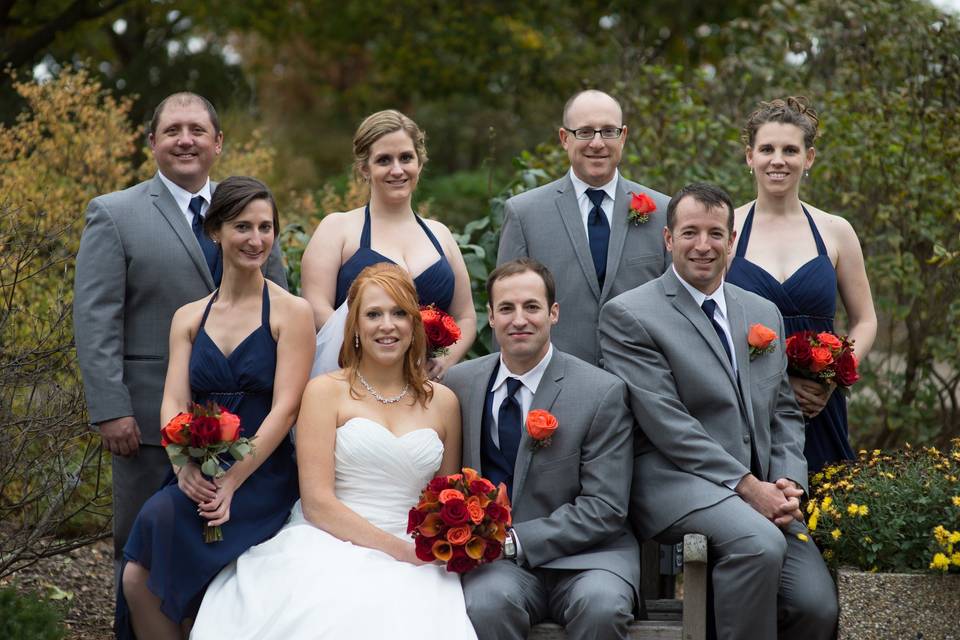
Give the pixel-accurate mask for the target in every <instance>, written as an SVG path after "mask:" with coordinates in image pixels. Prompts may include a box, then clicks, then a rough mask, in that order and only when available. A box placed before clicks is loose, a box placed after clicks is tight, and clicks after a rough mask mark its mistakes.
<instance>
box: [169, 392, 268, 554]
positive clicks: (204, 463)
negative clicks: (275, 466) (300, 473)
mask: <svg viewBox="0 0 960 640" xmlns="http://www.w3.org/2000/svg"><path fill="white" fill-rule="evenodd" d="M241 431H242V429H241V427H240V418H239V417H238V416H237V415H236V414H233V413H230V412H229V411H227V410H226V409H224V408H223V407H221V406H220V405H218V404H216V403H214V402H210V403H207V404H206V405H199V404H196V403H193V402H191V403H190V406H189V407H188V409H187V411H186V412H183V413H178V414H177V415H175V416H174V417H173V418H172V419H171V420H170V422H168V423H167V424H166V425H164V426H163V428H162V429H160V444H162V445H163V446H164V448H166V451H167V456H169V458H170V462H172V463H173V464H174V465H176V466H178V467H182V466H183V465H185V464H187V463H188V462H190V461H193V462H195V463H196V464H197V465H198V466H199V467H200V471H202V472H203V474H204V475H206V476H209V477H211V478H220V477H222V476H223V474H224V470H223V464H224V460H223V457H222V456H224V455H226V454H229V455H230V456H231V457H232V458H233V459H234V460H236V461H239V460H243V459H244V458H245V457H247V456H248V455H250V454H251V453H253V451H254V445H253V440H254V438H245V437H241V435H240V433H241ZM203 535H204V541H206V542H219V541H220V540H223V531H221V529H220V527H219V526H216V527H207V526H205V527H204V529H203Z"/></svg>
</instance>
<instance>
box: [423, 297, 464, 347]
mask: <svg viewBox="0 0 960 640" xmlns="http://www.w3.org/2000/svg"><path fill="white" fill-rule="evenodd" d="M420 318H421V320H423V331H424V333H426V334H427V357H428V358H437V357H440V356H445V355H447V353H449V351H450V350H449V347H450V345H452V344H453V343H455V342H456V341H457V340H459V339H460V327H458V326H457V322H456V320H454V319H453V317H452V316H451V315H450V314H449V313H447V312H445V311H441V310H440V309H438V308H437V307H436V306H434V305H430V306H428V307H420Z"/></svg>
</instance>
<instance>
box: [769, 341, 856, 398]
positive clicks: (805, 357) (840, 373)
mask: <svg viewBox="0 0 960 640" xmlns="http://www.w3.org/2000/svg"><path fill="white" fill-rule="evenodd" d="M787 361H788V364H787V366H788V370H789V372H790V373H792V374H795V375H798V376H801V377H803V378H809V379H811V380H816V381H817V382H822V383H824V384H828V383H830V382H833V383H834V384H836V385H837V386H838V387H841V388H843V389H846V388H849V387H850V386H851V385H853V384H854V383H855V382H856V381H857V380H859V379H860V374H859V373H858V372H857V369H858V367H859V362H858V361H857V356H856V355H855V354H854V353H853V341H852V340H850V339H849V338H847V337H846V336H838V335H836V334H834V333H830V332H829V331H821V332H820V333H817V332H816V331H799V332H797V333H795V334H793V335H791V336H790V337H788V338H787Z"/></svg>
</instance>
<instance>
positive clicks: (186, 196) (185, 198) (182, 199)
mask: <svg viewBox="0 0 960 640" xmlns="http://www.w3.org/2000/svg"><path fill="white" fill-rule="evenodd" d="M157 175H158V176H160V181H161V182H163V184H164V186H166V187H167V191H169V192H170V195H172V196H173V199H174V200H175V201H176V203H177V206H178V207H180V211H181V212H183V213H184V214H186V213H187V211H189V210H190V200H191V199H193V198H194V197H195V196H201V197H203V200H204V202H206V203H207V206H209V205H210V178H207V181H206V182H205V183H204V184H203V186H202V187H201V188H200V191H197V192H196V193H190V192H189V191H187V190H186V189H184V188H183V187H181V186H180V185H178V184H177V183H176V182H174V181H173V180H171V179H170V178H168V177H167V176H165V175H163V172H161V171H157Z"/></svg>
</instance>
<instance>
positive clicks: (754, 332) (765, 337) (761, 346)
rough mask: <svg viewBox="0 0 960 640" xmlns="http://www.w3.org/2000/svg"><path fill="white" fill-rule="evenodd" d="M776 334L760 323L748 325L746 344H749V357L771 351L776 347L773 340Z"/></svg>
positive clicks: (753, 357)
mask: <svg viewBox="0 0 960 640" xmlns="http://www.w3.org/2000/svg"><path fill="white" fill-rule="evenodd" d="M776 339H777V334H776V333H775V332H774V331H773V330H772V329H770V328H769V327H765V326H763V325H762V324H760V323H757V324H752V325H750V332H749V333H748V334H747V344H749V345H750V359H751V360H753V359H755V358H757V357H759V356H762V355H764V354H767V353H772V352H773V350H774V349H775V348H776V345H775V344H774V341H775V340H776Z"/></svg>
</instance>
